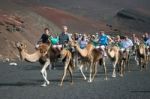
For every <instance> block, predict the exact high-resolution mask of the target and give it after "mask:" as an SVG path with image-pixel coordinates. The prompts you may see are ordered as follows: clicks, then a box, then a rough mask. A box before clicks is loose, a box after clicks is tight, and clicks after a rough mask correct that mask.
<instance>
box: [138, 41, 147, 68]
mask: <svg viewBox="0 0 150 99" xmlns="http://www.w3.org/2000/svg"><path fill="white" fill-rule="evenodd" d="M136 52H137V53H136V55H137V58H138V60H139V61H138V63H139V66H140V70H141V71H142V68H145V69H147V55H146V46H145V45H144V44H140V45H139V46H137V51H136Z"/></svg>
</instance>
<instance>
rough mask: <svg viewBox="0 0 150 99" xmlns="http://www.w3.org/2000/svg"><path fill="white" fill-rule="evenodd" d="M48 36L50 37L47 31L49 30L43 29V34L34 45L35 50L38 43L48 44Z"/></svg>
mask: <svg viewBox="0 0 150 99" xmlns="http://www.w3.org/2000/svg"><path fill="white" fill-rule="evenodd" d="M49 36H50V30H49V28H45V29H44V33H43V34H42V35H41V37H40V40H39V41H38V42H37V44H36V48H38V47H39V44H40V43H47V44H49V39H48V38H49Z"/></svg>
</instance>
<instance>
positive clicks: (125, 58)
mask: <svg viewBox="0 0 150 99" xmlns="http://www.w3.org/2000/svg"><path fill="white" fill-rule="evenodd" d="M119 65H120V70H119V71H120V76H121V77H123V75H124V74H125V67H126V66H127V68H128V71H130V69H129V51H127V50H125V51H123V52H122V51H120V60H119Z"/></svg>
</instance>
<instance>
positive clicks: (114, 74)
mask: <svg viewBox="0 0 150 99" xmlns="http://www.w3.org/2000/svg"><path fill="white" fill-rule="evenodd" d="M116 65H117V62H114V63H113V74H112V77H116Z"/></svg>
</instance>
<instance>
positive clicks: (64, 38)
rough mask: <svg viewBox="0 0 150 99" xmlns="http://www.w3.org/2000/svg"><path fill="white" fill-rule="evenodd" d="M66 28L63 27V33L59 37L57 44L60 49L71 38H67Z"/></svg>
mask: <svg viewBox="0 0 150 99" xmlns="http://www.w3.org/2000/svg"><path fill="white" fill-rule="evenodd" d="M68 34H69V33H68V27H67V26H63V32H62V33H61V34H60V35H59V44H60V45H61V47H62V46H63V45H64V44H66V43H68V42H69V40H71V38H70V37H69V36H68Z"/></svg>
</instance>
